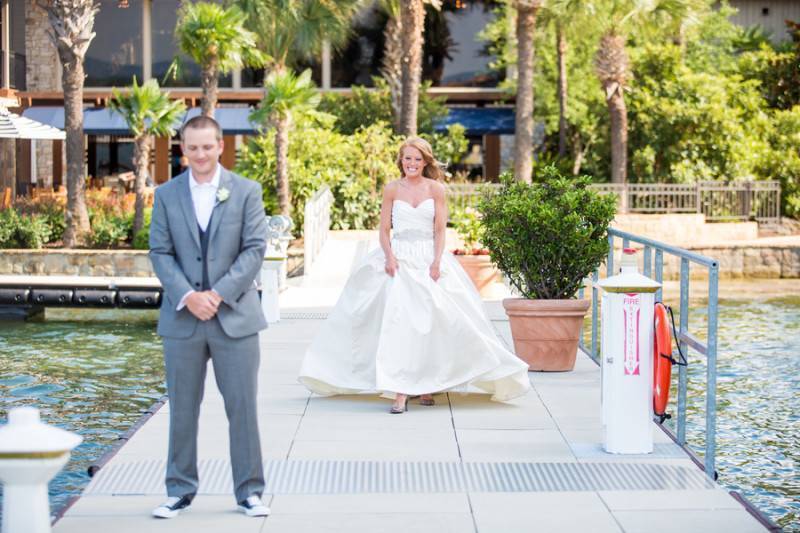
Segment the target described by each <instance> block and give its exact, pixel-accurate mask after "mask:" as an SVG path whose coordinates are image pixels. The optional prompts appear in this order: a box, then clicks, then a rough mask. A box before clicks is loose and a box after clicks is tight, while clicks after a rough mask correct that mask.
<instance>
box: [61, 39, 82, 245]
mask: <svg viewBox="0 0 800 533" xmlns="http://www.w3.org/2000/svg"><path fill="white" fill-rule="evenodd" d="M59 55H60V57H61V65H62V80H63V84H62V85H63V90H64V130H65V131H66V134H67V140H66V145H67V211H66V214H65V221H66V228H65V230H64V246H65V247H67V248H74V247H75V246H77V245H78V244H81V243H82V242H83V239H84V237H85V235H86V233H88V232H89V211H88V210H87V209H86V172H85V170H84V165H83V158H84V138H83V79H84V74H83V61H82V60H78V59H76V58H75V56H74V55H72V54H69V53H68V52H67V53H65V52H64V51H63V50H59Z"/></svg>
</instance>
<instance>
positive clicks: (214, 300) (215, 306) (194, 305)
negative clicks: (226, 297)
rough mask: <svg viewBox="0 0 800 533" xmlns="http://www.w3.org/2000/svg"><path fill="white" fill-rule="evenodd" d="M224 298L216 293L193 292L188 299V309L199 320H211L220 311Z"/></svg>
mask: <svg viewBox="0 0 800 533" xmlns="http://www.w3.org/2000/svg"><path fill="white" fill-rule="evenodd" d="M221 303H222V296H220V295H219V294H217V293H216V292H214V291H201V292H197V291H195V292H192V293H191V294H189V295H188V296H187V297H186V307H187V308H188V309H189V312H190V313H192V314H193V315H194V316H196V317H197V318H198V319H199V320H203V321H206V320H211V319H212V318H214V316H215V315H216V314H217V311H218V310H219V304H221Z"/></svg>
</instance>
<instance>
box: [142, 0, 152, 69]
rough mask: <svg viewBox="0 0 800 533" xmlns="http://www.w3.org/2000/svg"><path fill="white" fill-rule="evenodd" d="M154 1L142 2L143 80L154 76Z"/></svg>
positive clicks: (145, 0) (146, 0)
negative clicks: (151, 21) (152, 22)
mask: <svg viewBox="0 0 800 533" xmlns="http://www.w3.org/2000/svg"><path fill="white" fill-rule="evenodd" d="M152 1H153V0H144V2H142V80H144V81H147V80H149V79H151V78H152V77H153V28H152V25H151V23H150V20H151V19H152V17H153V13H152Z"/></svg>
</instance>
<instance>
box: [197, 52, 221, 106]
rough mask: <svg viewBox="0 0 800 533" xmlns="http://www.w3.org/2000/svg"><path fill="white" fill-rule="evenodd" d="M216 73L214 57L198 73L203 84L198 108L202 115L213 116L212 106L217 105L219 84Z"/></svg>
mask: <svg viewBox="0 0 800 533" xmlns="http://www.w3.org/2000/svg"><path fill="white" fill-rule="evenodd" d="M218 74H219V73H218V71H217V59H216V58H214V59H212V60H211V62H210V63H209V64H208V65H206V67H205V68H204V69H203V71H202V73H201V74H200V78H201V80H200V81H201V83H202V86H203V101H202V102H201V104H200V106H201V107H200V110H201V113H202V115H203V116H204V117H211V118H214V108H215V107H217V92H218V86H219V76H218Z"/></svg>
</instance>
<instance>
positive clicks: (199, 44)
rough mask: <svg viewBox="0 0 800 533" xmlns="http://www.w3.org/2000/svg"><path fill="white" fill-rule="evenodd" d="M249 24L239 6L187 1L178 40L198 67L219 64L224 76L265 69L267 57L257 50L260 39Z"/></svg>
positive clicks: (182, 10) (177, 33)
mask: <svg viewBox="0 0 800 533" xmlns="http://www.w3.org/2000/svg"><path fill="white" fill-rule="evenodd" d="M246 21H247V15H246V14H245V13H243V12H242V11H241V10H240V9H239V8H238V7H236V6H231V7H228V8H226V7H223V6H221V5H219V4H212V3H207V2H198V3H190V2H186V3H184V4H182V6H181V8H180V10H179V11H178V22H177V24H176V26H175V38H176V40H177V41H178V46H179V47H180V49H181V50H182V51H183V52H184V53H185V54H186V55H188V56H189V57H191V58H192V59H193V60H194V61H195V62H196V63H197V64H199V65H201V66H205V65H208V64H209V63H211V62H216V65H217V68H219V70H220V71H221V72H223V73H227V72H230V71H232V70H234V69H238V68H242V67H244V66H252V67H260V66H263V65H264V64H265V63H266V61H267V57H265V55H264V54H263V53H262V52H261V51H260V50H259V49H258V48H257V46H256V45H257V43H258V38H257V36H256V34H255V33H253V32H252V31H250V30H248V29H247V27H246Z"/></svg>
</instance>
